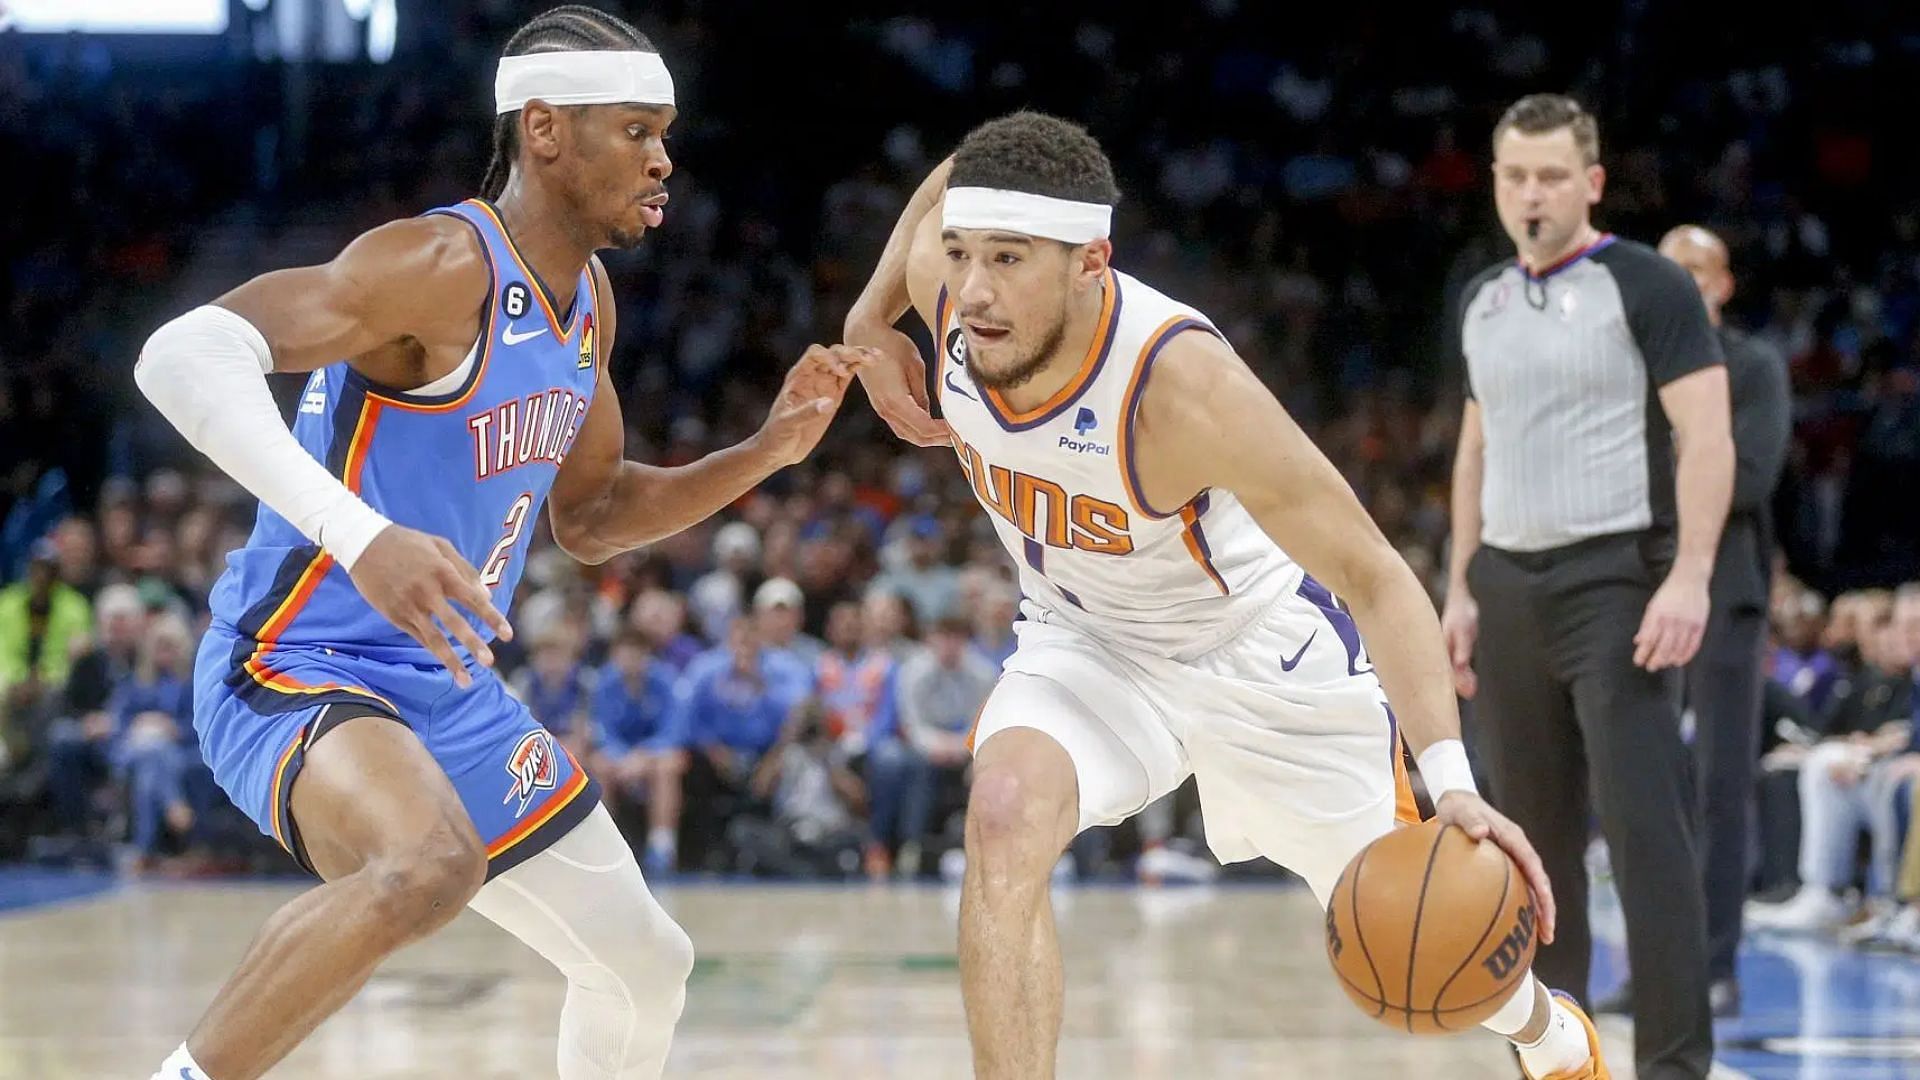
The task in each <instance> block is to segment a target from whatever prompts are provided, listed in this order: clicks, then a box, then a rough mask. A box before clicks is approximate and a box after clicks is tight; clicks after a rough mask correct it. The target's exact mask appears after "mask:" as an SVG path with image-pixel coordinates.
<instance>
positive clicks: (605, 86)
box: [493, 52, 673, 113]
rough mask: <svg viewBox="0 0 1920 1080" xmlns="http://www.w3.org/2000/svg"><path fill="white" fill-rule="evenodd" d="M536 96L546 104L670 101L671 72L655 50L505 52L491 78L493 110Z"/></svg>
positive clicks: (510, 109)
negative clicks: (496, 71) (508, 53)
mask: <svg viewBox="0 0 1920 1080" xmlns="http://www.w3.org/2000/svg"><path fill="white" fill-rule="evenodd" d="M536 98H538V99H539V100H541V101H544V102H546V103H547V104H549V105H620V104H634V105H672V104H673V76H672V75H670V74H668V73H667V62H666V61H665V60H662V59H661V58H660V54H659V53H650V52H537V53H528V54H527V55H525V56H505V57H501V59H500V70H499V72H498V73H497V74H495V75H494V77H493V111H494V112H495V113H510V112H515V111H517V110H518V109H519V108H520V107H521V106H523V105H525V104H526V103H527V102H529V101H532V100H534V99H536Z"/></svg>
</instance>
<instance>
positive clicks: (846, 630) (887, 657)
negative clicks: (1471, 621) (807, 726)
mask: <svg viewBox="0 0 1920 1080" xmlns="http://www.w3.org/2000/svg"><path fill="white" fill-rule="evenodd" d="M869 626H870V624H868V623H867V621H866V615H865V612H864V611H863V609H862V607H861V605H859V604H855V603H853V602H851V601H846V602H843V603H839V604H835V605H834V607H833V610H832V611H831V612H829V613H828V615H827V646H828V650H827V652H826V654H825V655H823V656H821V658H820V664H819V666H818V667H817V668H815V669H814V670H815V671H816V672H817V673H818V678H819V688H820V689H819V692H820V701H821V704H822V705H823V706H824V707H825V709H826V715H827V731H828V732H829V733H830V734H832V736H833V737H834V740H835V741H836V742H838V743H839V744H840V745H841V746H842V747H843V748H844V749H845V750H846V751H847V754H848V756H849V757H858V756H860V755H861V754H864V753H865V752H866V748H867V743H868V741H869V740H870V739H872V738H873V736H874V733H875V730H876V729H877V728H879V727H880V726H881V723H880V721H881V718H882V716H883V713H884V705H885V703H886V698H887V691H888V689H889V688H890V684H891V681H892V679H893V664H894V661H893V654H892V653H890V652H888V651H887V650H886V649H884V648H879V649H876V648H873V647H872V646H871V644H870V642H871V641H872V640H873V637H874V635H873V633H872V632H871V631H870V629H869Z"/></svg>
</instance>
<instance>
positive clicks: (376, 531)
mask: <svg viewBox="0 0 1920 1080" xmlns="http://www.w3.org/2000/svg"><path fill="white" fill-rule="evenodd" d="M391 524H393V522H391V521H388V520H387V519H386V517H385V516H383V515H382V514H381V513H380V511H378V510H375V509H374V508H373V507H371V506H368V505H367V504H366V501H365V500H363V499H361V498H360V497H359V496H356V495H351V494H350V495H349V497H348V498H346V499H342V500H341V501H339V502H338V503H335V504H334V506H333V507H332V509H331V510H329V511H328V513H327V516H326V517H325V518H323V519H321V521H320V524H319V527H318V528H317V529H316V530H315V531H316V532H318V533H319V534H320V535H318V536H315V537H314V538H313V541H314V543H316V544H319V545H320V546H321V547H323V548H326V549H327V553H328V554H329V555H332V556H333V561H334V562H337V563H339V564H340V569H342V570H349V571H350V570H352V569H353V564H354V563H356V562H359V561H360V556H361V554H362V553H363V552H365V551H366V550H367V546H368V545H369V544H371V543H373V538H374V537H376V536H379V535H380V531H381V530H382V529H385V528H386V527H387V526H389V525H391Z"/></svg>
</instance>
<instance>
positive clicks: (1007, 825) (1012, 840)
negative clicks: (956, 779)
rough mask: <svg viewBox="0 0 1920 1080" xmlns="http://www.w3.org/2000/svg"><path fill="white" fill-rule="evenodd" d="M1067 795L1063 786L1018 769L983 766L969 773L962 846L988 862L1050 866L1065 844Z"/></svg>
mask: <svg viewBox="0 0 1920 1080" xmlns="http://www.w3.org/2000/svg"><path fill="white" fill-rule="evenodd" d="M1071 801H1072V800H1071V797H1070V794H1069V792H1068V791H1067V790H1065V789H1064V788H1063V787H1059V786H1056V785H1051V784H1048V783H1046V782H1045V780H1044V779H1042V778H1039V777H1035V776H1033V775H1030V774H1026V773H1023V772H1021V771H1020V770H1017V769H1012V768H997V769H988V770H986V771H984V772H982V773H981V774H980V775H978V776H976V777H974V780H973V790H972V792H971V794H970V795H969V797H968V802H967V846H968V848H969V849H970V853H971V855H972V856H973V857H977V858H981V859H984V860H987V861H989V862H993V863H1001V864H1011V865H1008V866H1006V867H1005V868H1006V869H1018V867H1019V864H1022V863H1029V862H1030V863H1033V864H1034V865H1035V866H1038V867H1039V868H1040V869H1041V870H1042V871H1043V872H1044V871H1045V870H1047V869H1049V868H1051V867H1052V865H1053V861H1054V859H1055V858H1057V857H1058V856H1059V854H1060V848H1061V847H1062V846H1063V845H1064V843H1065V839H1064V838H1063V837H1062V835H1061V833H1062V832H1063V831H1065V832H1068V833H1069V834H1070V832H1071V828H1070V826H1068V825H1067V824H1066V819H1067V818H1068V817H1069V816H1070V815H1071V814H1072V812H1073V808H1072V806H1071V805H1070V804H1071Z"/></svg>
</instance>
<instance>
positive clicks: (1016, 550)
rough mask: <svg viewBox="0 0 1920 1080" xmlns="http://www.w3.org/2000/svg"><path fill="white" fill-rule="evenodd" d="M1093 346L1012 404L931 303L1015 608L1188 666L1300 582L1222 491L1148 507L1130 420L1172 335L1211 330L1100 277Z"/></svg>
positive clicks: (960, 445) (961, 431)
mask: <svg viewBox="0 0 1920 1080" xmlns="http://www.w3.org/2000/svg"><path fill="white" fill-rule="evenodd" d="M1104 291H1105V298H1104V300H1103V303H1102V309H1101V313H1100V321H1099V323H1098V325H1097V327H1096V329H1095V332H1094V335H1093V344H1092V346H1091V347H1090V349H1089V350H1088V352H1087V355H1086V357H1085V358H1084V359H1083V360H1082V361H1081V364H1080V369H1079V371H1078V372H1076V373H1075V374H1074V376H1073V378H1072V379H1071V380H1070V381H1069V382H1068V383H1067V385H1066V386H1065V387H1063V388H1062V389H1061V390H1060V392H1059V393H1057V394H1055V395H1054V396H1053V397H1052V398H1051V399H1049V400H1048V401H1047V402H1045V403H1044V404H1042V405H1040V406H1039V407H1038V408H1035V409H1033V410H1032V411H1030V412H1024V413H1023V412H1016V411H1015V410H1013V409H1012V408H1009V407H1008V406H1007V404H1006V402H1005V400H1004V399H1002V398H1001V396H1000V395H999V394H997V393H995V392H994V391H991V390H986V389H984V388H982V387H981V386H980V385H979V384H977V383H975V382H974V381H973V377H972V376H971V375H970V374H969V373H968V371H967V342H966V337H965V335H964V334H963V333H962V331H961V329H960V326H959V323H958V320H957V318H956V316H955V313H954V305H953V303H952V302H951V301H950V300H949V298H948V296H947V292H946V290H945V289H944V288H943V289H941V291H940V298H939V302H938V307H937V323H938V326H939V332H938V334H937V335H936V339H937V340H938V342H939V344H940V360H939V368H940V370H939V372H938V382H937V392H938V394H939V401H940V407H941V410H942V412H943V413H944V415H945V417H946V421H947V424H948V425H949V426H950V427H951V428H952V430H953V435H954V450H955V452H956V453H957V454H958V455H959V457H960V467H961V468H962V469H963V470H965V472H966V474H967V478H968V479H969V480H970V481H972V484H973V492H974V495H975V496H976V497H978V498H979V500H980V504H981V505H982V506H984V507H986V509H987V514H988V516H989V517H990V518H992V520H993V525H994V529H995V531H997V532H998V533H999V534H1000V541H1001V543H1003V544H1005V545H1006V548H1007V552H1008V553H1009V554H1010V555H1012V557H1013V560H1014V563H1015V565H1016V566H1018V567H1019V571H1020V588H1021V592H1022V594H1023V595H1024V596H1025V598H1026V604H1025V605H1024V606H1025V607H1026V608H1027V609H1028V610H1027V614H1028V615H1030V616H1032V617H1036V618H1042V619H1045V620H1046V621H1049V622H1060V623H1065V624H1067V625H1070V626H1073V627H1076V628H1078V629H1080V630H1083V631H1085V632H1086V633H1087V634H1089V635H1091V636H1093V637H1095V638H1097V639H1099V640H1101V641H1105V642H1108V643H1110V644H1113V645H1118V646H1121V647H1126V648H1136V649H1142V650H1145V651H1148V652H1151V653H1154V654H1156V655H1160V656H1165V657H1172V658H1176V659H1186V658H1190V657H1193V656H1197V655H1199V654H1200V653H1203V652H1206V651H1207V650H1209V649H1211V648H1213V647H1214V646H1216V645H1218V644H1219V643H1220V642H1222V641H1224V640H1226V639H1227V638H1229V637H1231V636H1232V635H1233V634H1235V633H1236V632H1238V631H1239V630H1240V629H1241V628H1243V627H1245V626H1246V625H1248V624H1249V623H1250V622H1252V620H1253V619H1254V618H1255V617H1256V616H1258V615H1259V614H1260V613H1261V612H1262V611H1264V610H1265V609H1266V608H1267V607H1268V606H1269V605H1271V604H1272V603H1273V602H1274V600H1275V599H1277V598H1278V597H1279V596H1280V595H1281V594H1283V593H1286V592H1290V591H1292V590H1294V589H1296V588H1298V587H1299V585H1300V583H1301V572H1300V570H1299V568H1298V566H1297V565H1296V564H1295V563H1294V562H1293V560H1292V559H1290V558H1288V557H1287V555H1286V553H1285V552H1283V551H1281V550H1280V548H1279V547H1278V546H1276V545H1275V544H1274V543H1273V541H1272V540H1271V539H1269V538H1268V537H1267V534H1266V533H1265V532H1264V531H1262V530H1261V528H1260V526H1259V525H1258V524H1257V523H1256V522H1255V521H1254V520H1253V515H1251V514H1249V513H1248V512H1247V510H1246V508H1245V507H1243V506H1241V504H1240V500H1239V499H1237V498H1235V497H1234V496H1233V494H1232V493H1230V492H1227V491H1205V492H1201V493H1200V494H1199V495H1198V496H1197V497H1195V498H1194V499H1193V500H1192V501H1191V502H1189V503H1187V504H1186V505H1185V506H1180V507H1167V508H1163V509H1164V512H1162V509H1156V508H1153V507H1149V506H1147V505H1146V503H1145V500H1144V499H1143V498H1142V495H1141V491H1140V487H1139V481H1138V477H1137V475H1136V473H1135V469H1134V465H1135V449H1134V446H1133V422H1134V413H1135V411H1136V409H1137V408H1138V407H1139V403H1140V394H1141V391H1142V389H1143V388H1144V387H1145V385H1146V379H1147V373H1148V371H1149V370H1151V368H1152V367H1153V362H1154V359H1155V358H1156V357H1157V356H1158V355H1159V353H1160V351H1161V349H1162V348H1163V347H1165V345H1166V344H1167V342H1169V341H1171V340H1172V339H1173V338H1174V336H1175V335H1178V334H1181V333H1185V332H1190V331H1191V332H1202V333H1214V334H1217V333H1218V332H1219V331H1217V330H1216V329H1215V328H1214V326H1213V323H1212V322H1211V321H1210V320H1209V319H1208V318H1207V317H1206V316H1205V315H1202V314H1201V313H1199V312H1198V311H1195V310H1194V309H1192V308H1190V307H1187V306H1186V305H1184V304H1181V303H1180V302H1179V301H1177V300H1173V299H1171V298H1169V297H1167V296H1165V295H1163V294H1161V293H1160V292H1158V291H1156V290H1154V289H1153V288H1151V287H1149V286H1147V285H1146V284H1145V283H1143V282H1141V281H1140V280H1138V279H1137V278H1133V277H1129V276H1127V275H1126V274H1122V273H1120V272H1118V271H1114V270H1109V271H1108V273H1107V279H1106V282H1105V290H1104Z"/></svg>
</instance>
